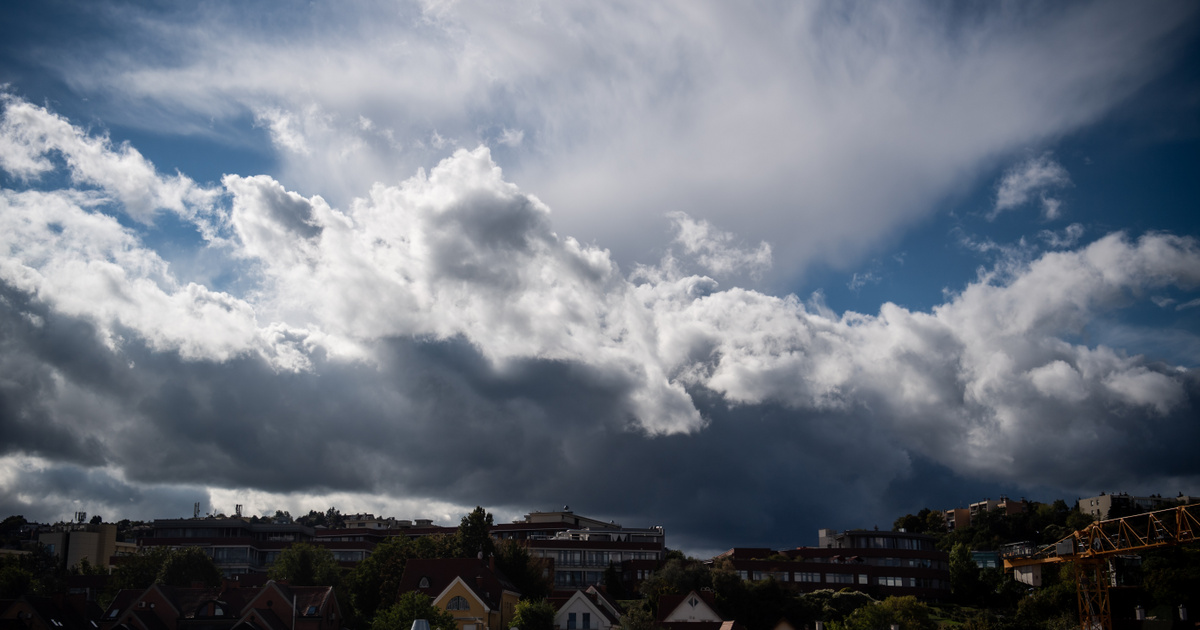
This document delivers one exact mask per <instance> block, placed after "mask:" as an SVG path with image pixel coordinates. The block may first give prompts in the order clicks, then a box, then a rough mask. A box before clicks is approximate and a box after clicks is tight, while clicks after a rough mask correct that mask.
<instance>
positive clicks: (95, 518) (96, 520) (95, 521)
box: [88, 514, 104, 525]
mask: <svg viewBox="0 0 1200 630" xmlns="http://www.w3.org/2000/svg"><path fill="white" fill-rule="evenodd" d="M88 522H89V523H91V524H92V525H101V524H103V523H104V517H102V516H100V515H99V514H97V515H95V516H93V517H92V520H91V521H88Z"/></svg>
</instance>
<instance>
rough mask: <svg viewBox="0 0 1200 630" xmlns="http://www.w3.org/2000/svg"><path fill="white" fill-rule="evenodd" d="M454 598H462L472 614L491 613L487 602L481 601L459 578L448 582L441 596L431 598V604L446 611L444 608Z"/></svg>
mask: <svg viewBox="0 0 1200 630" xmlns="http://www.w3.org/2000/svg"><path fill="white" fill-rule="evenodd" d="M455 597H462V598H463V599H465V600H467V605H469V606H470V607H471V608H470V609H471V611H472V612H475V611H483V612H492V609H491V608H490V607H488V605H487V602H485V601H483V599H482V598H480V597H479V595H478V594H476V593H475V590H474V589H472V588H471V587H469V586H467V583H466V581H465V580H463V579H462V578H461V577H456V578H454V580H453V581H452V582H450V584H449V585H447V586H446V588H444V589H442V592H441V594H439V595H438V596H437V597H435V598H433V604H434V605H435V606H437V607H438V608H441V609H442V610H446V606H447V605H448V604H449V603H450V600H452V599H454V598H455ZM450 612H455V611H450ZM457 612H464V611H457Z"/></svg>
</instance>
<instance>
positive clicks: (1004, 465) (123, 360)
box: [0, 101, 1200, 545]
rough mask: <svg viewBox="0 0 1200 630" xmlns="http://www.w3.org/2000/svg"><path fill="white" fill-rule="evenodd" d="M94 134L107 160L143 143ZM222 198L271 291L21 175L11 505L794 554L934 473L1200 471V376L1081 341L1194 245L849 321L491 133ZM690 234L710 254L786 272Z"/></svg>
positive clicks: (976, 287)
mask: <svg viewBox="0 0 1200 630" xmlns="http://www.w3.org/2000/svg"><path fill="white" fill-rule="evenodd" d="M13 105H18V106H22V107H24V106H25V105H24V104H23V103H21V102H19V101H11V102H10V105H9V106H10V107H11V106H13ZM35 109H36V108H35ZM30 111H32V110H30ZM44 116H49V114H45V113H44V112H43V113H42V114H38V115H37V116H33V117H32V118H30V120H33V121H34V122H33V123H29V124H35V123H36V121H40V120H43V119H44ZM52 118H53V117H52ZM14 120H16V119H14ZM56 120H61V119H56ZM23 124H25V123H22V122H21V121H20V120H17V122H14V123H12V124H11V125H10V126H7V127H4V128H3V134H4V136H3V139H2V140H0V148H3V152H4V153H5V154H9V153H11V154H12V155H13V156H15V157H12V158H8V157H4V158H2V159H3V161H0V165H4V168H5V169H6V170H8V171H9V172H10V173H18V172H27V171H28V170H29V168H31V167H29V166H27V165H28V164H38V163H39V160H45V159H47V158H46V156H47V153H48V152H49V151H51V149H49V148H46V149H42V150H41V152H40V153H39V152H31V151H29V150H27V149H26V148H24V147H25V146H26V145H23V144H21V142H19V140H20V139H21V138H24V137H27V136H28V132H27V131H25V130H24V128H23V127H22V125H23ZM67 131H69V134H68V136H69V137H77V138H78V140H77V141H78V142H80V143H84V144H88V145H89V146H93V145H94V146H96V147H98V149H97V154H96V156H95V157H96V159H97V160H99V161H101V162H104V161H106V160H116V159H118V158H119V157H120V156H122V155H130V153H129V151H130V150H129V149H127V148H124V147H113V146H111V145H109V144H105V143H103V142H99V141H96V140H95V139H94V138H92V137H91V136H89V135H88V134H86V133H84V132H83V131H82V130H79V129H77V128H74V127H69V128H68V130H67ZM9 136H11V138H10V137H9ZM14 138H15V140H14ZM89 143H91V144H89ZM47 146H48V145H47ZM54 150H61V149H54ZM147 164H148V163H147ZM10 165H11V166H10ZM148 167H149V166H148ZM39 168H40V167H39ZM63 168H64V169H68V170H69V169H70V168H71V167H70V166H69V165H64V166H63ZM150 168H152V167H150ZM10 169H11V170H10ZM22 169H24V170H22ZM155 177H156V178H158V179H161V177H160V176H157V175H155ZM71 181H74V180H71ZM149 181H158V180H157V179H152V180H149ZM77 183H87V184H88V185H89V186H96V187H99V188H100V189H103V190H107V188H106V186H107V185H108V184H106V180H104V179H103V178H100V177H97V178H95V179H94V180H92V179H89V180H87V181H86V182H77ZM221 185H222V194H221V196H220V203H219V204H218V206H217V208H216V209H215V210H214V211H213V212H214V213H215V214H216V215H217V216H216V218H215V219H214V220H215V221H216V222H217V223H218V224H219V225H221V226H222V230H223V232H222V234H223V236H222V239H221V240H220V241H219V242H217V241H214V242H212V243H211V244H209V245H207V247H209V248H213V249H217V250H220V251H227V252H228V255H229V256H230V257H232V258H234V259H236V260H238V261H239V262H240V264H242V265H244V268H245V273H246V274H247V275H248V276H249V278H250V281H249V284H248V285H247V288H246V289H245V290H244V291H238V292H228V291H218V290H215V289H212V288H209V287H207V286H204V285H203V284H199V283H183V282H181V281H179V280H177V279H176V278H175V277H174V274H173V271H172V269H171V267H170V265H168V264H167V263H165V262H164V261H163V260H162V258H161V257H160V256H158V255H157V254H156V252H155V251H154V249H153V248H152V247H151V245H150V244H149V243H148V242H147V241H145V240H144V239H143V238H142V237H141V233H140V232H139V229H138V228H137V226H136V225H134V226H130V225H126V224H124V223H122V222H120V221H118V220H117V218H116V217H115V216H114V215H113V213H119V212H120V211H121V208H124V207H125V206H124V204H123V203H122V201H121V200H122V198H121V197H119V196H115V197H114V201H113V203H114V204H116V205H117V206H118V207H117V208H116V209H114V208H113V207H112V206H113V204H102V205H95V204H90V203H87V200H88V199H90V198H91V197H89V194H88V190H90V189H87V188H79V187H77V186H67V187H65V188H62V189H57V190H43V191H37V190H7V189H6V190H4V191H3V196H0V204H3V205H0V222H3V225H0V331H3V332H2V333H0V433H2V434H3V435H4V436H5V437H4V440H3V442H2V443H0V446H2V449H3V450H2V451H0V456H4V457H7V458H8V459H6V460H3V461H4V462H7V463H4V464H3V465H2V466H0V471H2V470H7V471H8V472H3V473H0V480H2V483H3V487H2V490H3V493H4V494H3V497H0V499H2V500H3V501H4V502H5V504H7V505H28V504H30V502H32V501H35V500H37V499H36V498H35V497H34V495H33V494H28V493H26V494H24V495H22V494H20V491H19V486H20V485H21V484H25V483H26V480H28V479H30V478H34V477H39V476H41V477H45V478H48V476H50V475H51V472H52V470H55V471H57V470H68V469H69V470H70V471H73V472H71V474H73V475H77V476H78V475H83V476H86V477H89V479H91V480H92V481H91V482H90V483H93V485H96V484H100V485H103V484H108V485H110V486H112V487H113V488H115V489H114V490H113V491H112V492H111V493H110V494H111V495H112V496H125V495H130V494H131V493H136V492H137V491H140V490H145V489H146V488H159V489H160V490H161V491H162V492H165V493H171V492H174V491H175V490H174V489H181V488H182V489H187V488H195V487H204V488H206V489H208V490H207V491H209V492H210V497H212V496H219V497H220V502H221V503H223V504H227V503H229V501H230V500H232V499H233V498H235V497H237V498H242V497H253V496H260V497H262V496H265V497H268V499H269V501H268V500H267V499H263V500H262V501H261V503H262V504H264V505H265V504H266V503H268V502H273V501H283V500H286V501H293V502H303V503H304V504H305V505H309V504H310V503H312V502H315V501H317V500H318V499H316V498H315V497H335V498H338V497H340V498H349V500H356V499H354V497H363V496H366V495H368V494H372V493H375V494H387V495H389V496H392V497H396V498H397V501H408V502H397V503H395V504H391V503H388V504H386V505H385V507H386V506H392V505H395V506H399V507H404V508H405V509H413V510H417V509H418V508H424V509H425V510H428V512H426V513H433V514H444V513H446V512H450V511H452V510H454V509H456V508H457V506H470V505H474V504H479V503H485V504H490V505H493V506H497V507H498V509H501V510H502V511H505V512H506V513H519V512H520V511H521V510H525V509H531V508H538V507H541V508H546V507H552V506H547V505H545V504H544V503H540V502H543V501H546V500H547V497H563V500H562V501H557V500H555V502H557V503H560V504H561V503H565V502H568V500H570V501H571V503H572V504H577V503H579V501H577V500H574V499H571V497H579V498H580V499H582V500H583V504H584V505H587V506H589V508H590V509H589V510H588V511H589V512H594V513H601V514H606V515H608V516H609V517H610V518H618V519H624V516H627V515H633V516H638V515H645V514H647V513H657V514H663V513H666V514H668V516H666V517H664V518H665V519H666V522H665V523H664V524H666V525H668V526H670V527H678V528H680V530H679V531H680V532H681V534H680V535H681V536H683V537H686V536H691V538H690V540H692V541H693V544H697V545H700V544H705V543H706V542H707V543H708V544H713V540H712V539H705V538H703V537H702V536H701V534H700V533H698V530H699V528H698V527H697V525H696V524H695V523H696V522H700V521H704V522H705V530H704V531H705V533H704V534H703V536H717V537H720V536H722V535H724V534H725V533H731V532H742V533H743V535H745V533H746V532H752V533H753V535H754V536H755V540H764V541H773V542H771V543H769V544H780V545H782V544H789V539H787V536H794V533H787V532H788V531H790V529H791V527H792V525H791V524H792V523H793V522H794V521H795V519H796V518H798V515H799V514H800V513H801V512H811V513H820V514H823V515H825V516H826V518H828V519H830V520H833V521H834V522H844V521H839V520H838V519H846V518H849V517H850V516H851V514H850V511H851V509H850V508H849V507H846V506H847V505H857V504H859V503H861V502H865V501H866V500H867V498H868V497H878V496H881V495H884V494H886V493H887V491H888V489H889V488H891V487H893V486H894V485H896V484H906V483H912V484H916V482H914V481H912V480H913V479H927V478H936V477H939V476H945V475H951V476H955V478H958V479H985V480H989V481H991V482H994V483H1006V484H1017V485H1020V486H1022V487H1038V486H1053V487H1057V488H1081V487H1092V486H1094V485H1095V484H1098V483H1106V482H1115V480H1121V479H1133V478H1138V479H1141V480H1149V481H1153V480H1154V479H1167V478H1170V479H1186V480H1193V481H1194V480H1200V469H1197V468H1196V465H1195V464H1194V463H1191V462H1194V458H1192V457H1191V456H1190V453H1185V452H1184V450H1185V448H1186V446H1187V445H1190V444H1194V443H1195V442H1196V439H1197V438H1200V428H1198V427H1197V426H1196V424H1195V422H1194V418H1195V409H1196V404H1197V403H1198V402H1200V396H1198V394H1200V383H1198V381H1197V378H1196V374H1195V372H1194V370H1188V369H1184V368H1179V367H1175V366H1171V365H1168V364H1164V363H1162V362H1160V361H1156V360H1154V358H1153V357H1143V356H1140V355H1137V354H1130V353H1129V352H1128V351H1127V349H1125V348H1118V347H1110V346H1104V345H1088V344H1086V343H1082V342H1080V341H1079V339H1080V337H1081V334H1082V333H1083V332H1084V331H1085V329H1086V328H1087V327H1088V326H1089V324H1090V323H1091V322H1093V321H1094V320H1095V319H1096V318H1098V317H1102V316H1103V315H1104V314H1105V313H1107V312H1110V311H1112V310H1113V309H1117V308H1120V307H1122V306H1125V305H1127V304H1129V303H1130V301H1131V300H1132V299H1136V297H1137V296H1140V295H1143V294H1145V293H1147V292H1150V291H1156V292H1158V291H1164V290H1170V291H1176V292H1179V293H1180V294H1185V293H1187V292H1192V291H1195V290H1196V288H1197V287H1198V286H1200V245H1198V244H1197V243H1196V242H1195V240H1193V239H1190V238H1184V237H1178V236H1173V235H1170V234H1162V233H1153V234H1146V235H1141V236H1138V237H1133V236H1130V235H1127V234H1123V233H1114V234H1109V235H1107V236H1104V237H1102V238H1100V239H1098V240H1096V241H1094V242H1092V243H1090V244H1087V245H1086V246H1082V247H1078V248H1074V249H1065V248H1064V249H1061V250H1058V251H1053V252H1050V253H1045V254H1042V255H1040V256H1031V255H1023V256H1020V257H1016V258H1014V259H1012V260H1009V261H1007V262H1005V263H1003V264H1002V265H997V269H1003V272H994V273H985V274H983V275H981V277H980V278H979V279H978V280H977V281H976V282H973V283H971V284H969V285H967V286H966V287H964V288H963V289H962V290H961V291H959V292H957V293H955V294H952V295H951V296H949V297H948V299H947V300H946V302H945V303H943V304H941V305H939V306H937V307H935V308H934V309H932V310H930V311H929V312H922V311H912V310H908V309H905V308H902V307H899V306H897V305H894V304H885V305H883V306H882V307H881V308H880V310H879V312H878V313H875V314H860V313H853V312H847V313H844V314H842V315H840V316H839V315H837V314H835V313H833V312H831V311H829V310H828V309H827V308H821V307H820V305H819V304H818V303H816V302H814V303H810V304H806V303H804V302H802V301H801V300H799V299H798V298H796V297H795V296H783V297H779V296H773V295H769V294H766V293H762V292H759V291H754V290H750V289H746V288H741V287H737V286H730V287H725V288H722V287H719V286H718V285H717V284H716V282H715V281H714V280H713V279H712V278H709V277H708V276H706V275H701V274H698V273H688V272H686V271H685V270H684V269H683V267H682V266H681V265H679V264H678V262H677V261H674V259H673V258H668V259H666V260H665V261H664V262H663V263H662V264H661V265H660V266H657V267H640V268H637V269H635V270H633V271H632V272H630V273H623V272H622V271H621V268H620V266H619V265H617V264H616V263H615V262H614V260H613V258H612V255H611V254H610V253H609V252H608V251H607V250H605V249H602V248H600V247H599V246H597V245H589V244H584V243H581V242H580V241H578V240H576V239H574V238H572V237H570V236H565V235H560V234H559V233H558V232H556V231H555V229H554V226H555V223H554V222H553V221H552V216H553V215H552V213H551V209H550V207H549V206H547V204H545V203H543V202H542V201H541V200H539V199H538V198H537V197H535V196H533V195H531V194H529V193H528V192H524V191H523V190H522V189H521V188H519V187H518V186H516V185H515V184H513V183H512V182H511V181H509V180H508V179H507V178H506V176H505V174H504V172H503V171H502V170H501V169H500V168H499V166H497V165H496V163H495V162H494V161H493V159H492V157H491V154H490V152H489V150H488V149H487V148H486V147H482V146H481V147H479V148H476V149H474V150H470V151H467V150H458V151H456V152H454V153H453V154H452V155H450V156H449V157H448V158H446V159H444V160H442V161H441V162H439V163H438V164H437V165H436V166H434V167H433V168H431V169H430V170H429V171H428V172H425V171H421V172H418V173H417V174H416V175H414V176H412V177H409V178H408V179H406V180H404V181H402V182H400V183H398V184H391V185H389V184H384V183H377V184H375V185H374V186H373V187H371V188H370V190H369V191H368V192H367V193H366V194H365V195H363V196H361V197H359V198H356V199H355V200H353V201H352V202H351V203H349V204H347V205H345V206H342V207H339V206H336V205H335V204H331V203H329V202H327V201H326V200H325V199H324V198H323V197H321V196H319V195H309V196H305V195H304V194H302V193H300V192H296V191H294V190H290V189H289V188H288V187H287V186H285V185H284V184H282V183H281V182H279V181H278V180H276V179H274V178H272V177H269V176H265V175H236V174H230V175H227V176H226V177H225V178H224V179H223V180H222V183H221ZM130 203H134V202H130ZM673 220H675V221H676V226H677V227H676V230H675V232H674V233H673V235H674V237H675V238H676V241H675V243H676V245H678V246H679V247H680V248H681V249H682V251H683V253H684V254H685V255H688V256H692V257H694V258H695V259H696V260H697V261H698V262H699V263H701V264H703V265H705V266H707V267H708V268H710V269H715V270H724V271H734V270H737V269H742V268H750V269H754V268H757V267H758V266H760V265H763V264H766V263H767V262H769V260H770V251H771V250H770V249H769V248H768V247H767V246H766V245H765V244H762V245H759V246H757V247H751V248H749V249H746V248H743V247H740V245H739V244H740V243H741V242H742V241H741V239H740V238H739V237H736V236H735V235H733V234H730V233H728V232H724V231H722V230H720V229H717V228H715V227H714V226H713V225H712V224H711V223H708V222H706V221H705V220H697V219H692V218H690V217H689V216H687V215H683V214H676V215H673ZM1133 351H1135V352H1136V348H1134V349H1133ZM1163 434H1171V435H1174V436H1176V439H1173V440H1161V439H1159V438H1158V437H1157V436H1160V435H1163ZM1048 435H1050V436H1055V437H1056V439H1047V437H1046V436H1048ZM31 458H36V459H31ZM1096 458H1103V459H1104V460H1105V461H1106V462H1107V464H1106V466H1105V467H1104V470H1102V471H1098V470H1096V469H1095V467H1094V466H1091V465H1090V464H1088V463H1087V462H1090V461H1094V460H1095V459H1096ZM30 461H38V462H51V464H47V465H40V464H39V465H36V466H35V465H32V464H28V465H27V462H30ZM14 462H16V463H14ZM22 462H26V463H22ZM863 462H869V465H867V464H864V463H863ZM716 463H720V465H715V464H716ZM3 466H7V468H3ZM22 466H24V468H22ZM39 466H40V467H39ZM14 467H16V468H14ZM13 470H17V472H12V471H13ZM55 474H57V473H55ZM596 475H605V476H606V478H607V479H608V480H609V483H605V484H592V483H589V480H594V479H595V478H596ZM783 479H786V480H795V479H804V480H811V483H805V484H791V483H787V484H783V483H780V480H783ZM113 480H115V481H113ZM39 483H41V482H39ZM49 483H50V482H49V481H46V482H45V484H49ZM45 484H43V485H44V486H45V488H46V489H44V490H39V491H38V492H40V493H41V494H39V495H38V496H44V497H60V496H62V495H61V493H59V490H56V489H54V488H58V487H59V486H54V487H53V488H51V487H50V486H46V485H45ZM60 485H61V484H60ZM917 485H919V484H917ZM781 486H788V487H787V488H781ZM39 487H41V486H39ZM758 487H763V488H771V489H772V490H771V492H773V493H778V496H776V498H775V499H772V500H763V497H762V495H760V494H758V493H756V492H748V491H747V488H758ZM56 493H58V494H56ZM122 493H125V494H124V495H122ZM254 493H261V495H255V494H254ZM301 497H302V498H303V501H301ZM829 497H839V499H838V500H837V501H836V505H835V504H834V502H832V501H831V499H830V498H829ZM56 500H57V499H56ZM331 500H332V499H331ZM339 500H340V499H339ZM113 501H115V499H114V500H113ZM239 502H240V501H239ZM110 504H111V505H116V503H115V502H114V503H110ZM174 504H175V503H172V505H174ZM186 504H187V505H190V501H189V502H187V503H186ZM371 505H376V504H371ZM220 507H223V508H224V509H228V508H229V506H228V505H222V506H220ZM268 507H269V506H268ZM105 509H107V508H105ZM313 509H317V508H313ZM347 509H354V508H350V507H349V506H347ZM381 509H382V508H381ZM878 509H879V510H880V511H881V512H882V511H883V510H884V509H886V506H880V507H879V508H878ZM718 512H720V513H724V514H727V516H719V517H713V516H712V515H713V514H717V513H718ZM856 514H857V518H862V517H863V514H862V513H861V512H857V513H856ZM177 515H178V514H152V515H150V516H177ZM728 515H736V518H735V517H734V516H728ZM412 516H419V515H417V514H414V515H412ZM806 518H809V519H810V521H811V518H812V517H811V516H809V517H806ZM806 522H807V521H806ZM635 524H637V523H636V522H635ZM785 524H786V525H785ZM810 524H812V525H814V526H815V525H816V524H817V523H810ZM884 524H885V525H886V523H884ZM858 525H862V523H861V522H860V523H858ZM804 542H806V541H803V540H801V541H796V540H795V539H794V538H791V539H790V544H803V543H804ZM716 544H719V543H716Z"/></svg>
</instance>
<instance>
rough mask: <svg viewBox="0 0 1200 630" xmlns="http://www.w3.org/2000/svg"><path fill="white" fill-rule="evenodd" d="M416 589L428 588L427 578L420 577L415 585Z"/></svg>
mask: <svg viewBox="0 0 1200 630" xmlns="http://www.w3.org/2000/svg"><path fill="white" fill-rule="evenodd" d="M417 588H429V578H427V577H424V576H422V577H421V581H420V582H418V583H417Z"/></svg>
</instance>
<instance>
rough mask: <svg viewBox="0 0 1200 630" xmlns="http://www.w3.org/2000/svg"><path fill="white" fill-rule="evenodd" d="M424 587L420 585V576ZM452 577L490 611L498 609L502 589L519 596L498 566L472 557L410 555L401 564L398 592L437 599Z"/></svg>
mask: <svg viewBox="0 0 1200 630" xmlns="http://www.w3.org/2000/svg"><path fill="white" fill-rule="evenodd" d="M422 578H424V579H425V580H427V584H428V586H426V587H422V586H421V584H422V582H421V579H422ZM455 578H458V579H461V580H462V582H463V585H464V586H466V587H467V590H469V591H471V592H472V593H474V594H475V597H476V598H478V599H479V601H481V602H483V604H484V605H485V606H487V607H488V608H489V609H491V610H499V609H500V597H501V595H502V594H503V592H504V591H510V592H513V593H516V594H518V595H520V593H521V592H520V591H518V590H517V587H516V586H513V584H512V582H510V581H509V580H508V578H507V577H505V576H504V574H503V573H501V572H500V571H499V570H498V569H493V568H492V567H491V566H489V565H488V564H487V563H486V562H483V561H481V560H477V559H474V558H436V559H423V558H414V559H412V560H409V561H408V563H407V564H406V565H404V574H403V575H401V576H400V588H399V592H400V593H407V592H409V591H417V592H419V593H424V594H425V595H428V596H429V597H431V598H433V599H437V598H438V597H439V596H440V595H441V594H442V592H443V591H445V590H446V588H447V587H449V586H450V584H452V583H453V582H454V580H455Z"/></svg>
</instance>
